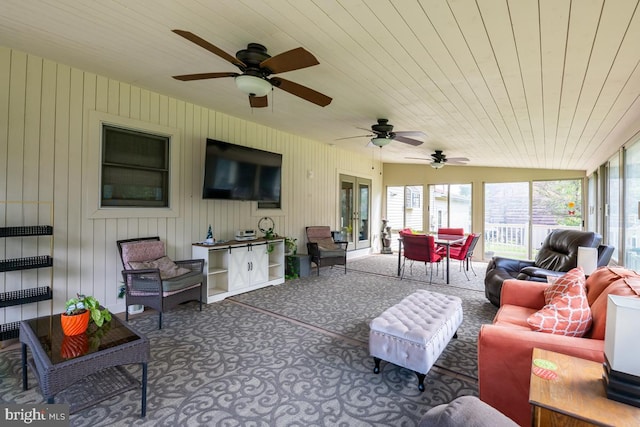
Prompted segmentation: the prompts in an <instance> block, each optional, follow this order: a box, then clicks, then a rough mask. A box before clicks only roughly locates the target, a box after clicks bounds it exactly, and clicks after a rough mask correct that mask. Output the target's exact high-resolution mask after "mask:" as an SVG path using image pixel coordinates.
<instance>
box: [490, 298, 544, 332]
mask: <svg viewBox="0 0 640 427" xmlns="http://www.w3.org/2000/svg"><path fill="white" fill-rule="evenodd" d="M537 311H538V310H537V309H535V308H528V307H520V306H518V305H511V304H503V305H502V306H501V307H500V309H499V310H498V313H496V316H495V317H494V318H493V324H494V325H497V326H506V327H509V328H518V329H522V330H525V331H530V330H531V328H530V327H529V324H528V323H527V318H528V317H529V316H531V315H533V314H534V313H536V312H537Z"/></svg>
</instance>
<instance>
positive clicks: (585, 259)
mask: <svg viewBox="0 0 640 427" xmlns="http://www.w3.org/2000/svg"><path fill="white" fill-rule="evenodd" d="M578 267H582V270H583V271H584V274H585V275H586V276H588V275H590V274H591V273H593V272H594V270H595V269H596V268H598V248H588V247H584V246H579V247H578Z"/></svg>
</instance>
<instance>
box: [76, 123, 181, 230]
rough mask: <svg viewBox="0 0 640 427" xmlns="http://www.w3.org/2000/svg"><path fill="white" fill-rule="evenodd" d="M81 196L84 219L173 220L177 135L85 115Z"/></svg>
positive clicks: (162, 128) (176, 209) (175, 211)
mask: <svg viewBox="0 0 640 427" xmlns="http://www.w3.org/2000/svg"><path fill="white" fill-rule="evenodd" d="M88 128H89V137H88V138H85V149H86V152H87V158H86V161H85V166H86V169H85V170H86V173H85V179H84V180H83V190H84V194H85V198H86V204H85V206H86V216H87V217H89V218H125V217H126V218H129V217H150V218H153V217H158V218H162V217H177V216H178V214H179V205H178V203H179V197H178V189H179V188H180V186H179V184H180V182H179V177H180V170H179V168H180V131H179V130H178V129H174V128H168V127H165V126H161V125H156V124H153V123H147V122H142V121H140V120H135V119H130V118H127V117H120V116H114V115H111V114H107V113H102V112H99V111H90V112H89V125H88Z"/></svg>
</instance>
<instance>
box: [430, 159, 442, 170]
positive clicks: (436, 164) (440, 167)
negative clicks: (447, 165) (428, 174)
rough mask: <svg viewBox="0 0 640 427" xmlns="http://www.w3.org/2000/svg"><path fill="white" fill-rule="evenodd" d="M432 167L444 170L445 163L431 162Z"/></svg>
mask: <svg viewBox="0 0 640 427" xmlns="http://www.w3.org/2000/svg"><path fill="white" fill-rule="evenodd" d="M431 167H432V168H434V169H442V168H443V167H444V163H440V162H436V161H433V162H431Z"/></svg>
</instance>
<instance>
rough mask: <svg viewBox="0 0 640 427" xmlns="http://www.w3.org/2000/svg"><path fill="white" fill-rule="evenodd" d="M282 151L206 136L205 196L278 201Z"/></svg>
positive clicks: (203, 194)
mask: <svg viewBox="0 0 640 427" xmlns="http://www.w3.org/2000/svg"><path fill="white" fill-rule="evenodd" d="M281 176H282V154H278V153H272V152H270V151H264V150H258V149H256V148H251V147H245V146H242V145H236V144H231V143H228V142H223V141H218V140H216V139H210V138H207V150H206V154H205V161H204V185H203V186H202V198H203V199H222V200H257V201H261V202H279V201H280V188H281V187H280V186H281Z"/></svg>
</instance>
